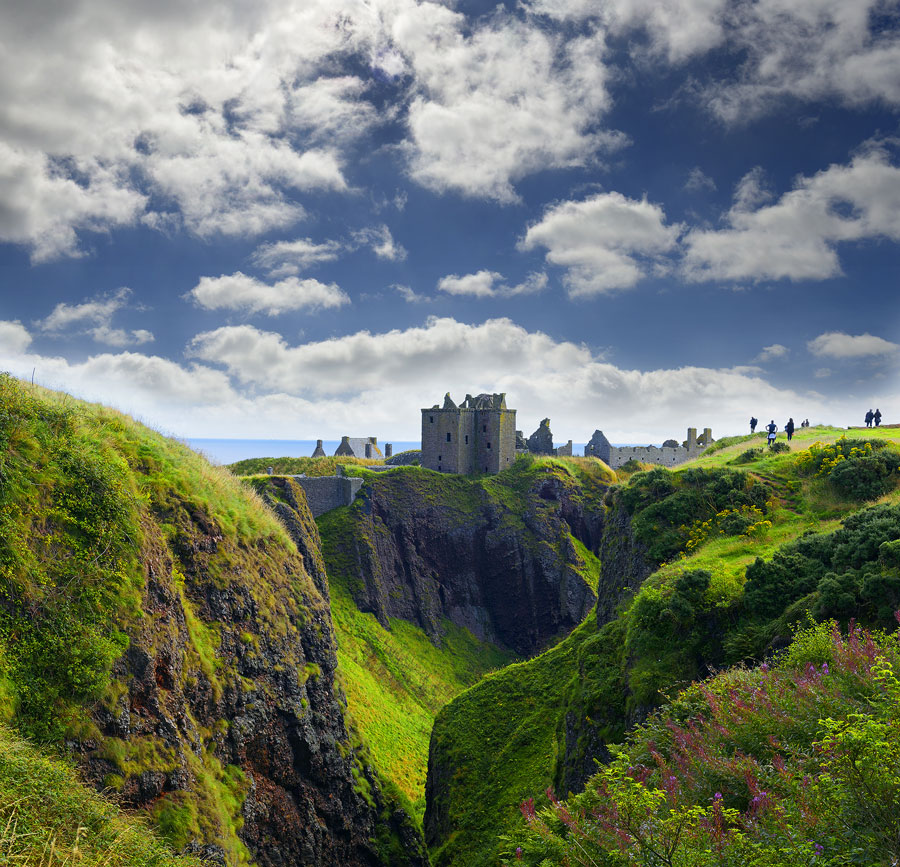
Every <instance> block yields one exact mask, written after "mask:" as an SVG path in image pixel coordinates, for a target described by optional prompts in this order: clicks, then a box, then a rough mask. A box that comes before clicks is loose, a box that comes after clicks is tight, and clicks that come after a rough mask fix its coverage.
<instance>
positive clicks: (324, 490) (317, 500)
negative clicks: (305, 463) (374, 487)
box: [294, 476, 363, 518]
mask: <svg viewBox="0 0 900 867" xmlns="http://www.w3.org/2000/svg"><path fill="white" fill-rule="evenodd" d="M294 481H296V482H297V484H298V485H300V487H301V488H303V493H304V494H306V502H307V503H308V504H309V509H310V511H311V512H312V513H313V517H314V518H318V517H319V515H321V514H323V513H325V512H330V511H331V510H332V509H336V508H338V506H349V505H350V504H351V503H352V502H353V501H354V500H355V499H356V495H357V493H358V492H359V489H360V488H361V487H362V483H363V480H362V479H357V478H353V477H345V476H310V477H308V476H294Z"/></svg>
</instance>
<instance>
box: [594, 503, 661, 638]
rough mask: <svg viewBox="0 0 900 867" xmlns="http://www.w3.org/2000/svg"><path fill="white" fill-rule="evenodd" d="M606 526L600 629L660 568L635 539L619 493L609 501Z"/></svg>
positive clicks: (601, 543) (598, 598)
mask: <svg viewBox="0 0 900 867" xmlns="http://www.w3.org/2000/svg"><path fill="white" fill-rule="evenodd" d="M606 507H607V511H606V524H605V526H604V532H603V537H602V539H601V542H600V562H601V570H600V581H599V582H598V590H597V625H598V626H603V624H604V623H607V622H608V621H610V620H612V619H613V618H614V617H615V616H616V607H617V606H618V605H619V604H621V602H622V601H623V600H624V599H628V598H630V597H631V596H633V595H634V594H635V593H637V591H638V589H639V588H640V586H641V584H643V583H644V579H646V578H647V577H648V576H649V575H650V573H651V572H653V570H654V569H656V567H657V566H658V565H659V564H658V563H656V562H654V561H653V560H652V559H651V558H650V556H649V555H648V553H647V548H646V546H645V545H643V544H642V543H641V542H639V541H638V540H637V539H635V537H634V533H633V531H632V528H631V516H630V515H629V514H628V512H627V510H626V509H625V507H624V506H623V505H622V502H621V499H620V497H619V492H618V490H617V489H613V490H611V491H610V492H609V494H608V495H607V497H606Z"/></svg>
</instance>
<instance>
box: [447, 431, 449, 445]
mask: <svg viewBox="0 0 900 867" xmlns="http://www.w3.org/2000/svg"><path fill="white" fill-rule="evenodd" d="M447 442H448V443H449V442H450V432H449V431H447Z"/></svg>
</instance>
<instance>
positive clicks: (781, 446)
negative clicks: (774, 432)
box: [769, 442, 791, 455]
mask: <svg viewBox="0 0 900 867" xmlns="http://www.w3.org/2000/svg"><path fill="white" fill-rule="evenodd" d="M790 450H791V447H790V446H789V445H788V444H787V443H783V442H774V443H772V445H771V446H770V447H769V452H770V454H773V455H783V454H785V452H789V451H790Z"/></svg>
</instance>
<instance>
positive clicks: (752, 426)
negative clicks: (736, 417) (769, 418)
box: [750, 415, 759, 433]
mask: <svg viewBox="0 0 900 867" xmlns="http://www.w3.org/2000/svg"><path fill="white" fill-rule="evenodd" d="M758 424H759V419H758V418H756V417H755V416H752V415H751V416H750V433H756V426H757V425H758Z"/></svg>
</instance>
